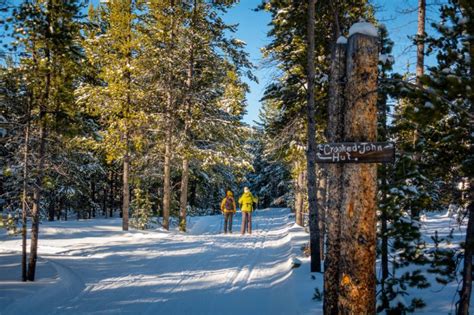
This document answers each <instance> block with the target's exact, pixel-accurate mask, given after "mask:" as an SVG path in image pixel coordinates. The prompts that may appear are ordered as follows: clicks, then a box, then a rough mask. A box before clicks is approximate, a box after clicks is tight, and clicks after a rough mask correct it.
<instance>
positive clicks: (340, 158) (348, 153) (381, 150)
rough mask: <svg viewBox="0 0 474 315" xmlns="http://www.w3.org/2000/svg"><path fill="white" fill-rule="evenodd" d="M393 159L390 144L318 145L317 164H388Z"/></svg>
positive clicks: (352, 143)
mask: <svg viewBox="0 0 474 315" xmlns="http://www.w3.org/2000/svg"><path fill="white" fill-rule="evenodd" d="M394 159H395V145H394V144H393V143H391V142H341V143H322V144H318V147H317V153H316V162H317V163H388V162H393V161H394Z"/></svg>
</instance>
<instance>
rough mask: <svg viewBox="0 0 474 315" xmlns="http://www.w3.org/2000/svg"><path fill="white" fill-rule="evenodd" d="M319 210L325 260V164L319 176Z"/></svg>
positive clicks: (320, 245)
mask: <svg viewBox="0 0 474 315" xmlns="http://www.w3.org/2000/svg"><path fill="white" fill-rule="evenodd" d="M318 211H319V231H320V238H319V250H320V254H319V255H320V256H321V260H324V236H325V234H326V233H325V230H326V222H325V218H326V172H325V170H324V166H323V167H321V169H320V172H319V177H318Z"/></svg>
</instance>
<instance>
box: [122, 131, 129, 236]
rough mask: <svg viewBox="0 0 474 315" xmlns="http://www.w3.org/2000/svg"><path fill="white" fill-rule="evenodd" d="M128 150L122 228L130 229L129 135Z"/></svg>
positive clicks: (125, 165)
mask: <svg viewBox="0 0 474 315" xmlns="http://www.w3.org/2000/svg"><path fill="white" fill-rule="evenodd" d="M126 141H127V149H126V150H127V151H126V152H125V156H124V158H123V193H122V198H123V199H122V206H123V207H122V230H123V231H128V209H129V208H130V187H129V183H128V180H129V171H130V156H129V153H128V136H127V140H126Z"/></svg>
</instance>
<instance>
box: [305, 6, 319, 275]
mask: <svg viewBox="0 0 474 315" xmlns="http://www.w3.org/2000/svg"><path fill="white" fill-rule="evenodd" d="M308 5H309V8H308V34H307V35H308V65H307V67H308V69H307V76H308V104H307V118H308V127H307V128H308V130H307V138H308V148H307V151H306V160H307V171H308V178H307V185H308V207H309V233H310V248H311V272H321V255H320V248H319V238H320V235H319V225H318V224H319V218H318V216H319V213H318V200H317V186H316V184H317V183H316V109H315V105H314V74H315V72H314V20H315V19H314V17H315V9H316V8H315V7H316V0H310V1H309V4H308Z"/></svg>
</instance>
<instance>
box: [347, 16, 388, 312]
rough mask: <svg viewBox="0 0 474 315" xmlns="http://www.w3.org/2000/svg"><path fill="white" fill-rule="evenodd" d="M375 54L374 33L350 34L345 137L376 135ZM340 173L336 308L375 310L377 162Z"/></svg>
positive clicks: (371, 138) (350, 166) (354, 139)
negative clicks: (341, 187) (337, 304)
mask: <svg viewBox="0 0 474 315" xmlns="http://www.w3.org/2000/svg"><path fill="white" fill-rule="evenodd" d="M364 24H365V26H371V25H370V24H368V23H364ZM372 27H373V26H372ZM375 34H377V32H376V31H375ZM378 54H379V51H378V38H377V37H374V36H369V35H365V34H360V33H355V34H353V35H352V36H350V37H349V40H348V45H347V65H346V67H347V70H346V73H347V84H346V90H345V97H346V111H345V117H344V141H347V142H359V141H376V139H377V108H376V102H377V93H376V91H377V63H378ZM342 176H343V185H344V190H343V195H342V207H341V252H340V277H341V278H340V281H339V310H338V311H339V314H375V313H376V312H375V305H376V303H375V302H376V298H375V289H376V274H375V258H376V192H377V166H376V164H346V165H344V169H343V175H342Z"/></svg>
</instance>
